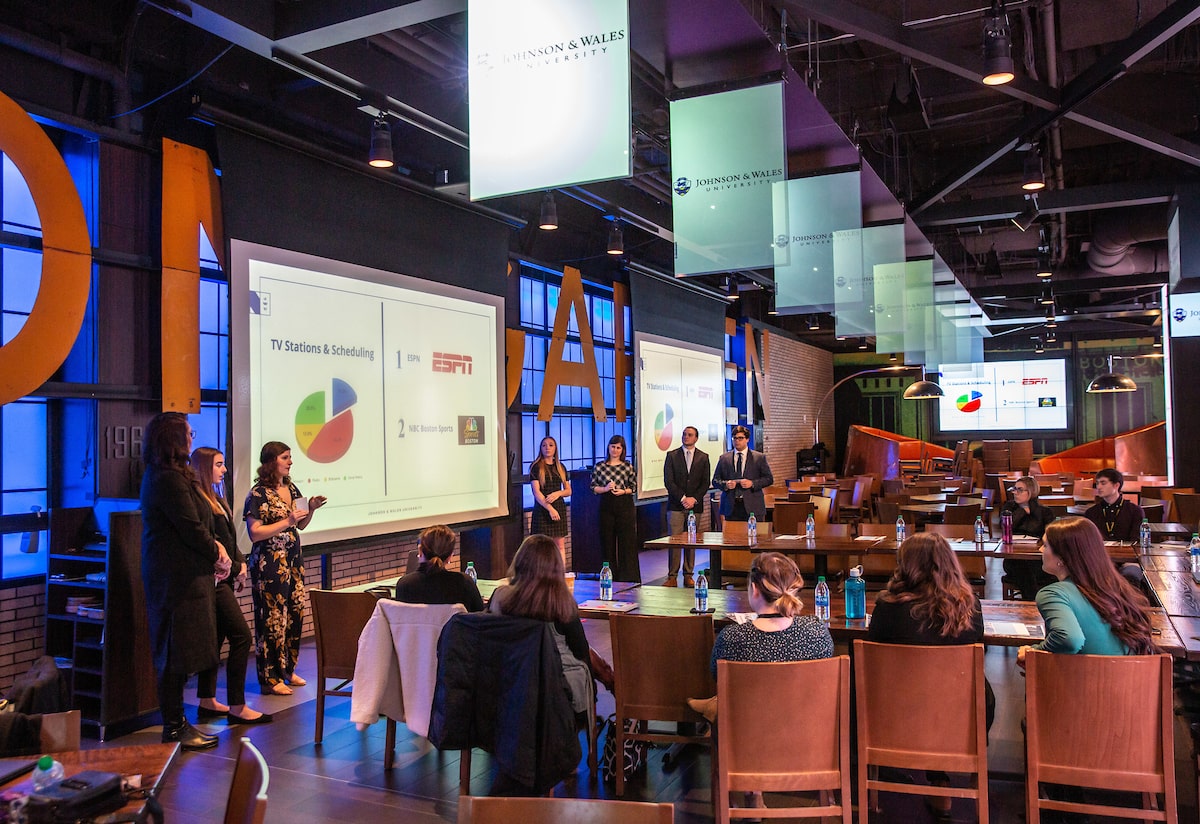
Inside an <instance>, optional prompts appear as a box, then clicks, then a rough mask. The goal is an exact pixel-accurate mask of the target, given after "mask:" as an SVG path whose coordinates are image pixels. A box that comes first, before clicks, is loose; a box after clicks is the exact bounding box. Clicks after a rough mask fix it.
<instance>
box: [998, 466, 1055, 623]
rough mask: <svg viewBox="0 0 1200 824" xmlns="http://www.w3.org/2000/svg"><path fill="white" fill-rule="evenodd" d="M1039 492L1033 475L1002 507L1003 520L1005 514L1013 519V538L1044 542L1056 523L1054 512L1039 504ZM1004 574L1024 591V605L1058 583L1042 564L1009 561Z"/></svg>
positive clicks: (1015, 486) (1022, 481)
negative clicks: (1055, 582) (1043, 589)
mask: <svg viewBox="0 0 1200 824" xmlns="http://www.w3.org/2000/svg"><path fill="white" fill-rule="evenodd" d="M1039 491H1040V487H1039V484H1038V482H1037V480H1036V479H1035V478H1033V477H1031V476H1029V475H1025V476H1024V477H1022V478H1019V479H1018V480H1017V482H1016V483H1015V484H1013V487H1012V493H1013V499H1012V500H1011V501H1005V502H1004V506H1002V507H1000V515H1001V517H1003V516H1004V515H1005V514H1008V515H1011V516H1012V519H1013V535H1025V536H1027V537H1029V538H1041V537H1042V533H1043V532H1045V531H1046V527H1047V526H1049V524H1050V522H1051V521H1053V520H1054V512H1053V510H1051V509H1050V508H1049V507H1046V506H1042V505H1041V504H1040V503H1038V499H1037V498H1038V492H1039ZM1004 574H1005V575H1006V576H1007V577H1008V580H1009V582H1010V583H1011V584H1012V585H1013V586H1015V587H1016V588H1017V589H1019V590H1021V600H1023V601H1032V600H1033V599H1034V597H1035V596H1036V595H1037V592H1038V590H1039V589H1041V588H1042V587H1044V586H1046V584H1049V583H1052V582H1053V581H1054V579H1053V578H1051V577H1050V576H1048V575H1046V573H1044V572H1042V567H1041V564H1039V563H1038V562H1037V561H1026V560H1023V559H1019V558H1006V559H1005V561H1004Z"/></svg>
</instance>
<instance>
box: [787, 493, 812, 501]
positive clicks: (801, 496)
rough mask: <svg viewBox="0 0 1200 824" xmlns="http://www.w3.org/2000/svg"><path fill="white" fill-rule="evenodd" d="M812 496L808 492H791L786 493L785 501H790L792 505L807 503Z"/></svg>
mask: <svg viewBox="0 0 1200 824" xmlns="http://www.w3.org/2000/svg"><path fill="white" fill-rule="evenodd" d="M812 495H813V494H812V493H811V492H808V491H804V492H795V491H793V492H789V493H788V496H787V499H788V501H790V502H792V503H807V502H808V501H809V499H811V498H812Z"/></svg>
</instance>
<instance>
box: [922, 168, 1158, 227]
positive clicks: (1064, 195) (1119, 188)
mask: <svg viewBox="0 0 1200 824" xmlns="http://www.w3.org/2000/svg"><path fill="white" fill-rule="evenodd" d="M1177 185H1178V183H1177V181H1173V180H1156V181H1145V182H1141V183H1103V184H1099V185H1096V186H1079V187H1076V188H1073V189H1058V190H1045V191H1041V192H1038V212H1039V213H1040V214H1043V215H1048V214H1068V213H1070V212H1091V211H1096V210H1098V209H1120V208H1125V207H1128V206H1146V205H1149V204H1153V203H1168V202H1169V201H1170V200H1171V198H1172V197H1173V196H1174V194H1175V188H1176V186H1177ZM1026 203H1027V201H1026V200H1025V196H1024V195H1016V194H1014V195H1006V196H1004V197H991V198H986V199H983V200H961V201H956V202H953V203H935V204H934V205H932V206H930V207H929V208H928V209H926V210H925V211H923V212H922V213H921V215H920V216H919V217H914V218H913V219H914V220H915V221H916V223H917V225H918V226H920V227H921V228H922V229H928V228H931V227H934V226H959V225H963V224H975V223H988V222H990V221H996V220H1009V219H1010V218H1012V217H1014V216H1016V215H1018V214H1020V213H1021V212H1022V211H1023V210H1024V209H1025V205H1026Z"/></svg>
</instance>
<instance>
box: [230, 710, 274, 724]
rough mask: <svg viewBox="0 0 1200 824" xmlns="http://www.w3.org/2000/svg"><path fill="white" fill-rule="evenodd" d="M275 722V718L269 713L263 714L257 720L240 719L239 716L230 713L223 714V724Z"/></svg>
mask: <svg viewBox="0 0 1200 824" xmlns="http://www.w3.org/2000/svg"><path fill="white" fill-rule="evenodd" d="M274 720H275V716H273V715H271V713H269V712H264V713H262V714H261V715H259V716H258V717H257V718H242V717H241V716H240V715H234V714H233V713H231V712H228V713H225V723H227V724H270V723H271V722H272V721H274Z"/></svg>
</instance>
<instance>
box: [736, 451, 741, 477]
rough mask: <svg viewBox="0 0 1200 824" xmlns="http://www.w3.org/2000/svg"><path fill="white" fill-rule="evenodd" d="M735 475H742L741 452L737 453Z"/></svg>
mask: <svg viewBox="0 0 1200 824" xmlns="http://www.w3.org/2000/svg"><path fill="white" fill-rule="evenodd" d="M737 476H738V477H739V478H740V477H742V453H741V452H739V453H737Z"/></svg>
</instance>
